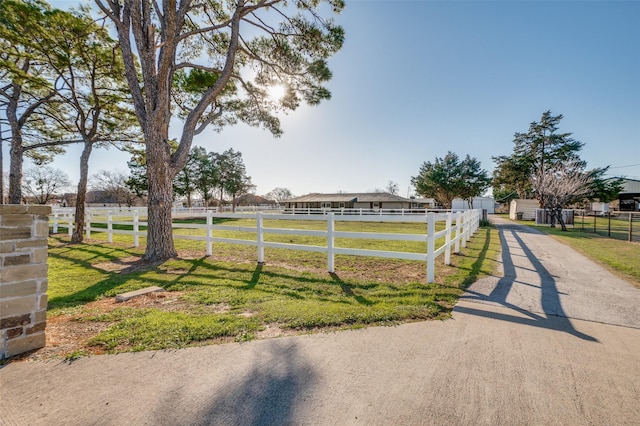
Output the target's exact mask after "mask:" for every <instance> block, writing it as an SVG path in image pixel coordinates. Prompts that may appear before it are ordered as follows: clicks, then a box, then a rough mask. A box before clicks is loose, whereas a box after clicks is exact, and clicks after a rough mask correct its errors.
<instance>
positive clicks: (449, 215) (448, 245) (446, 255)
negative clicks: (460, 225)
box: [444, 212, 453, 265]
mask: <svg viewBox="0 0 640 426" xmlns="http://www.w3.org/2000/svg"><path fill="white" fill-rule="evenodd" d="M452 217H453V213H451V212H449V213H447V221H446V225H445V228H446V229H447V233H446V235H445V239H444V241H445V249H444V264H445V265H451V222H452V220H451V219H452Z"/></svg>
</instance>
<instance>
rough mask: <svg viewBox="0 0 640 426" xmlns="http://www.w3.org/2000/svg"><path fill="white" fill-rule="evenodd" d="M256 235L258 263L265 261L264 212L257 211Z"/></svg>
mask: <svg viewBox="0 0 640 426" xmlns="http://www.w3.org/2000/svg"><path fill="white" fill-rule="evenodd" d="M256 226H257V232H256V236H257V238H258V263H259V264H260V265H262V264H263V263H264V244H263V243H264V236H263V234H262V213H256Z"/></svg>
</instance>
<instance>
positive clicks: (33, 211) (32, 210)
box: [27, 205, 51, 216]
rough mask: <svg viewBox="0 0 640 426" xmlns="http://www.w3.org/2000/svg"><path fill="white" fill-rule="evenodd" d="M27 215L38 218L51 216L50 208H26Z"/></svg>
mask: <svg viewBox="0 0 640 426" xmlns="http://www.w3.org/2000/svg"><path fill="white" fill-rule="evenodd" d="M27 213H29V214H35V215H40V216H49V215H50V214H51V206H33V205H31V206H27Z"/></svg>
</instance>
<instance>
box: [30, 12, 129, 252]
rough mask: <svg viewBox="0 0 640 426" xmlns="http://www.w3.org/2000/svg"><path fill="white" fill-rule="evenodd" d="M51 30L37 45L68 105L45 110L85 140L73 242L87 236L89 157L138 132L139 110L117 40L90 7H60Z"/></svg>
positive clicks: (67, 131)
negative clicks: (96, 149)
mask: <svg viewBox="0 0 640 426" xmlns="http://www.w3.org/2000/svg"><path fill="white" fill-rule="evenodd" d="M49 29H50V30H51V36H50V37H48V38H47V39H45V42H43V43H42V44H41V45H40V46H39V47H38V49H41V51H40V52H39V53H40V56H41V57H42V58H43V60H44V61H45V64H46V65H47V66H48V67H49V68H51V72H52V73H53V77H54V78H55V79H56V81H57V82H58V84H57V87H56V88H55V91H56V96H57V97H58V98H59V99H60V102H61V103H62V105H63V107H64V108H60V105H56V108H51V106H50V105H46V106H45V111H46V116H47V117H48V118H49V119H50V120H53V121H55V122H56V123H57V127H58V129H60V130H61V131H62V132H63V134H66V135H77V136H78V139H79V140H80V141H81V142H82V144H83V150H82V154H81V155H80V179H79V181H78V192H77V201H76V212H75V217H76V221H75V227H74V230H73V235H72V236H71V241H72V242H81V241H82V240H83V236H84V216H85V202H86V194H87V182H88V177H89V158H90V156H91V153H92V150H93V148H94V147H100V146H103V147H108V145H109V143H128V142H129V141H133V140H134V139H135V138H137V136H138V135H137V133H138V132H137V129H136V127H135V124H136V122H135V115H134V112H133V110H132V109H131V106H130V95H129V93H128V87H127V85H126V81H125V80H124V65H123V63H122V59H121V58H120V57H119V56H117V55H114V54H113V51H114V50H115V49H116V48H117V46H116V43H115V41H114V40H113V39H112V38H111V37H110V36H109V34H108V32H107V30H106V29H105V28H104V27H100V26H99V25H97V24H96V23H95V22H94V20H93V18H92V17H91V16H90V15H89V14H88V12H86V11H82V10H81V11H76V12H74V13H69V12H64V11H60V10H55V11H53V12H52V13H51V14H50V17H49Z"/></svg>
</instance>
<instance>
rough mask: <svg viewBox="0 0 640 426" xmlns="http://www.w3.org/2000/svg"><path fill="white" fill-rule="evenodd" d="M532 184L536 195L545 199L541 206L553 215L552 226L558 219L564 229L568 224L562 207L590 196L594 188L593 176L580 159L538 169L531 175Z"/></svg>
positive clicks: (540, 198) (564, 229)
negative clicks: (585, 170) (585, 169)
mask: <svg viewBox="0 0 640 426" xmlns="http://www.w3.org/2000/svg"><path fill="white" fill-rule="evenodd" d="M531 185H532V187H533V190H534V192H535V194H536V197H538V199H539V200H543V203H544V204H543V205H542V206H541V207H542V208H544V209H545V210H546V211H547V212H549V214H550V215H551V218H552V220H551V226H552V227H555V221H556V220H557V221H558V223H560V225H561V226H562V230H563V231H566V230H567V226H566V224H565V222H564V219H563V218H562V209H563V208H565V207H566V206H568V205H570V204H573V203H576V202H578V201H581V200H583V199H585V198H588V197H589V196H591V195H592V194H593V190H594V188H593V176H592V175H591V173H588V172H584V164H583V163H581V162H580V161H573V162H569V163H557V164H553V165H552V166H549V167H548V168H547V169H545V170H542V169H538V170H537V171H536V173H534V174H533V176H532V177H531Z"/></svg>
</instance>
